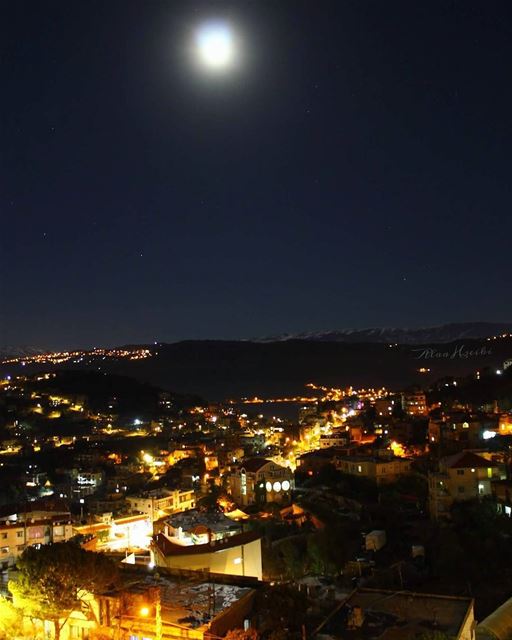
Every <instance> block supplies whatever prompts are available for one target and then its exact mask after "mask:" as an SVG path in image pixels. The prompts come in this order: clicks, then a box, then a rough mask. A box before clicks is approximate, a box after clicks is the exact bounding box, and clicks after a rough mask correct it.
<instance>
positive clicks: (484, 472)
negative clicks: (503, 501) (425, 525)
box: [428, 451, 506, 520]
mask: <svg viewBox="0 0 512 640" xmlns="http://www.w3.org/2000/svg"><path fill="white" fill-rule="evenodd" d="M505 479H506V470H505V465H503V464H502V463H501V462H494V461H492V460H487V459H486V458H484V457H483V456H480V455H477V454H475V453H473V452H471V451H462V452H460V453H457V454H455V455H453V456H448V457H446V458H441V460H440V461H439V470H438V471H436V472H433V473H429V476H428V492H429V511H430V516H431V517H432V519H434V520H439V519H447V518H450V509H451V507H452V505H453V504H454V502H460V501H464V500H473V499H475V498H477V499H481V498H483V497H485V496H491V495H492V483H493V482H495V481H498V480H505Z"/></svg>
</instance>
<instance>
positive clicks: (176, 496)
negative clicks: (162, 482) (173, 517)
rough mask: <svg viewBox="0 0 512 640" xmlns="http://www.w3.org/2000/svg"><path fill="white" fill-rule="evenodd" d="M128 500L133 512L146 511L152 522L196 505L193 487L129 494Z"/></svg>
mask: <svg viewBox="0 0 512 640" xmlns="http://www.w3.org/2000/svg"><path fill="white" fill-rule="evenodd" d="M126 502H127V503H128V508H129V510H130V512H131V513H144V514H145V515H147V516H149V518H150V519H151V521H152V522H154V521H155V520H158V519H159V518H162V517H163V516H166V515H169V514H171V513H178V512H180V511H186V510H187V509H193V508H194V507H195V505H196V498H195V492H194V490H193V489H186V490H184V491H182V490H180V489H175V490H174V491H169V490H161V489H160V490H155V491H148V492H147V493H142V494H139V495H135V496H127V498H126Z"/></svg>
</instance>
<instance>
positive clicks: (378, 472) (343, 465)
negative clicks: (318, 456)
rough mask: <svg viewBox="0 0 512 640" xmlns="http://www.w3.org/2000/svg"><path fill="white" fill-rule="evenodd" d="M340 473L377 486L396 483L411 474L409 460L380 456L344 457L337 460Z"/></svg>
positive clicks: (336, 464)
mask: <svg viewBox="0 0 512 640" xmlns="http://www.w3.org/2000/svg"><path fill="white" fill-rule="evenodd" d="M335 466H336V469H338V471H341V472H342V473H348V474H350V475H353V476H359V477H361V478H367V479H368V480H371V481H373V482H375V483H376V484H377V485H381V484H390V483H392V482H396V481H397V480H398V479H399V478H400V477H401V476H404V475H407V474H409V473H410V472H411V460H410V459H409V458H397V457H392V458H380V457H378V456H357V455H356V456H342V457H338V458H336V460H335Z"/></svg>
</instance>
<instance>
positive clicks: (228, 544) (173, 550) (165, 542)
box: [153, 531, 261, 556]
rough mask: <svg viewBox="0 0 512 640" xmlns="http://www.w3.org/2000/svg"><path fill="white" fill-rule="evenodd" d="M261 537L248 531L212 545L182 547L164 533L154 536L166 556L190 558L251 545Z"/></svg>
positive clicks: (154, 540)
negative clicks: (242, 545)
mask: <svg viewBox="0 0 512 640" xmlns="http://www.w3.org/2000/svg"><path fill="white" fill-rule="evenodd" d="M260 538H261V535H260V534H259V533H256V532H255V531H246V532H245V533H238V534H236V535H234V536H226V537H225V538H224V539H222V540H215V541H213V542H212V543H208V542H207V543H205V544H191V545H181V544H174V542H171V541H170V540H169V538H167V536H165V535H164V534H163V533H159V534H158V535H156V536H153V544H154V545H155V546H156V547H157V548H158V550H159V551H160V552H161V553H162V554H163V555H164V556H188V555H195V554H201V553H213V552H214V551H223V550H224V549H231V548H232V547H238V546H239V545H241V544H249V542H254V540H259V539H260Z"/></svg>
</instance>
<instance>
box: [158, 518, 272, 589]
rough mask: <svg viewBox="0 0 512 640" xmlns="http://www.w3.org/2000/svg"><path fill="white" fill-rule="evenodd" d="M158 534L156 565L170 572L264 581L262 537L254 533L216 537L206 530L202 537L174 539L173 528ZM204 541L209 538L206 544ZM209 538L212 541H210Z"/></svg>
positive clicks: (199, 530)
mask: <svg viewBox="0 0 512 640" xmlns="http://www.w3.org/2000/svg"><path fill="white" fill-rule="evenodd" d="M166 531H167V534H169V535H167V534H166V533H165V531H164V532H162V533H159V534H157V535H156V536H155V537H154V538H153V541H152V543H151V553H152V557H153V562H154V563H155V564H156V565H157V566H158V567H167V568H168V569H189V570H206V571H208V572H211V573H221V574H227V575H237V576H252V577H254V578H258V580H261V579H262V560H261V536H260V534H258V533H256V532H254V531H247V532H245V533H235V534H233V535H228V536H223V537H219V536H214V535H212V534H211V533H208V531H207V530H206V527H203V528H198V529H196V531H198V534H199V535H198V536H197V537H196V536H195V535H194V533H193V531H191V532H189V534H190V535H188V536H184V535H180V536H179V537H178V536H172V535H171V533H172V531H171V529H169V528H167V529H166ZM202 538H206V541H205V540H203V539H202ZM208 538H209V541H208Z"/></svg>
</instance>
